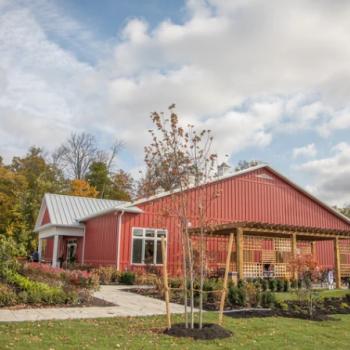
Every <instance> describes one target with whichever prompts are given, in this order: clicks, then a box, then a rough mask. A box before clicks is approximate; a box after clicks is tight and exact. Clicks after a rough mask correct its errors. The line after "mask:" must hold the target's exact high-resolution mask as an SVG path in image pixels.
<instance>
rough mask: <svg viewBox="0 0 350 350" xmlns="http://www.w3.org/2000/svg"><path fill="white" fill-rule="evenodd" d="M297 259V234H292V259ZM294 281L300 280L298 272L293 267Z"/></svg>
mask: <svg viewBox="0 0 350 350" xmlns="http://www.w3.org/2000/svg"><path fill="white" fill-rule="evenodd" d="M296 257H297V234H296V233H293V234H292V259H293V260H295V259H296ZM293 279H294V280H297V279H298V271H297V270H296V269H295V267H293Z"/></svg>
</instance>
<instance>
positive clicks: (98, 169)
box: [85, 161, 111, 198]
mask: <svg viewBox="0 0 350 350" xmlns="http://www.w3.org/2000/svg"><path fill="white" fill-rule="evenodd" d="M85 178H86V180H87V181H88V182H89V184H90V185H91V186H93V187H95V188H96V190H97V191H98V192H99V194H100V198H108V193H109V189H110V185H111V179H110V175H109V171H108V165H107V163H106V162H102V161H100V162H93V163H91V165H90V167H89V171H88V173H87V174H86V177H85Z"/></svg>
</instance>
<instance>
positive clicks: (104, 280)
mask: <svg viewBox="0 0 350 350" xmlns="http://www.w3.org/2000/svg"><path fill="white" fill-rule="evenodd" d="M92 273H94V274H96V275H97V276H98V277H99V282H100V283H101V284H111V283H114V282H118V278H119V275H120V272H119V271H118V270H117V268H116V267H115V266H100V267H99V268H97V269H94V270H92Z"/></svg>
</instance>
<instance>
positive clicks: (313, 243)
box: [311, 242, 316, 260]
mask: <svg viewBox="0 0 350 350" xmlns="http://www.w3.org/2000/svg"><path fill="white" fill-rule="evenodd" d="M311 255H312V258H313V259H314V260H316V242H311Z"/></svg>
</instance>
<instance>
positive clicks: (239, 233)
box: [236, 227, 244, 280]
mask: <svg viewBox="0 0 350 350" xmlns="http://www.w3.org/2000/svg"><path fill="white" fill-rule="evenodd" d="M236 259H237V261H236V266H237V273H238V280H240V279H243V277H244V275H243V264H244V261H243V229H242V228H241V227H237V230H236Z"/></svg>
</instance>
